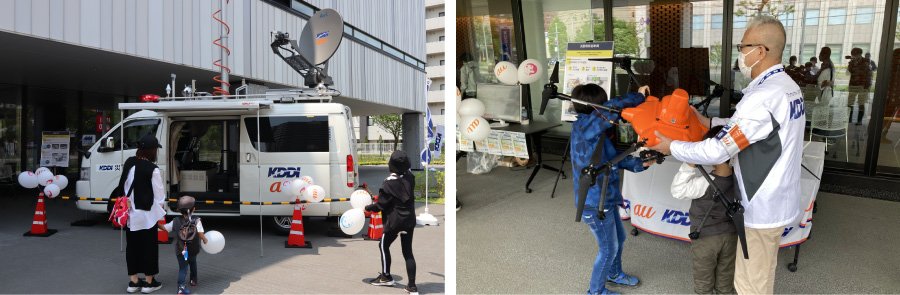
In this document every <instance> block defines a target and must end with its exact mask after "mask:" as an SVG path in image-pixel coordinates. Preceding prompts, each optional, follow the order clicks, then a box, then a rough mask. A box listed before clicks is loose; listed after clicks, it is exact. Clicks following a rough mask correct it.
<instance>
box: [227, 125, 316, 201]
mask: <svg viewBox="0 0 900 295" xmlns="http://www.w3.org/2000/svg"><path fill="white" fill-rule="evenodd" d="M259 122H260V124H259V126H257V118H256V116H255V115H253V116H243V117H241V125H242V130H241V154H242V157H243V159H242V162H241V163H242V164H243V165H244V169H240V170H241V201H257V200H259V199H261V200H262V201H263V202H283V201H293V200H294V199H293V197H290V196H288V195H287V194H285V193H283V192H282V191H284V190H285V189H287V188H286V187H284V186H283V185H282V183H284V182H285V181H288V180H293V179H298V178H300V177H301V176H311V177H312V178H313V180H314V182H315V184H317V185H321V186H322V187H323V188H325V189H326V192H327V194H328V195H329V196H331V193H332V192H331V191H329V188H330V186H331V185H330V184H331V175H330V170H329V164H330V158H329V156H330V155H329V151H330V150H331V149H332V148H333V145H334V139H333V138H334V136H333V135H332V134H333V130H332V128H331V127H330V125H329V116H328V115H262V116H261V117H260V118H259ZM257 128H258V129H257ZM257 130H258V132H257ZM257 136H259V146H257ZM257 153H258V155H259V156H258V159H257ZM248 159H249V160H248ZM256 163H259V168H258V169H257V168H256V167H249V166H251V165H256ZM302 207H303V215H304V216H328V213H329V211H330V210H329V208H330V204H328V203H317V204H308V205H304V206H302ZM261 211H262V214H263V215H272V216H290V215H291V214H292V211H293V206H290V205H283V206H282V205H269V206H263V208H262V209H261ZM259 212H260V209H259V208H255V206H241V214H242V215H257V214H259Z"/></svg>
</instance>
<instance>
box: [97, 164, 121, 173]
mask: <svg viewBox="0 0 900 295" xmlns="http://www.w3.org/2000/svg"><path fill="white" fill-rule="evenodd" d="M119 170H122V165H119V164H117V165H97V172H112V171H119Z"/></svg>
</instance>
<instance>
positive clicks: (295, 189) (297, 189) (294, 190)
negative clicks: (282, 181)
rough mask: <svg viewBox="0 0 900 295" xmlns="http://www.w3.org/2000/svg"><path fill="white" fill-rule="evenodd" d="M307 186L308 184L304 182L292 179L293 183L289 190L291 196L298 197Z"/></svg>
mask: <svg viewBox="0 0 900 295" xmlns="http://www.w3.org/2000/svg"><path fill="white" fill-rule="evenodd" d="M308 186H309V184H308V183H306V181H303V180H300V179H294V181H291V184H290V189H289V190H290V191H291V196H296V197H300V195H302V194H303V191H304V189H306V188H307V187H308Z"/></svg>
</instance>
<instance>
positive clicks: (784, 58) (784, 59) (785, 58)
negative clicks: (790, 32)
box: [781, 44, 791, 64]
mask: <svg viewBox="0 0 900 295" xmlns="http://www.w3.org/2000/svg"><path fill="white" fill-rule="evenodd" d="M790 58H791V44H787V45H785V46H784V52H783V53H781V63H783V64H788V62H789V61H790Z"/></svg>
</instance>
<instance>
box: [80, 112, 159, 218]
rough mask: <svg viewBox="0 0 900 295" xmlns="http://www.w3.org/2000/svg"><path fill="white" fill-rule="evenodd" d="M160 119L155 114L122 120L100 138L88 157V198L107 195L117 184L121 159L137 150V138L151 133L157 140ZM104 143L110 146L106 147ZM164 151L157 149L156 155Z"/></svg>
mask: <svg viewBox="0 0 900 295" xmlns="http://www.w3.org/2000/svg"><path fill="white" fill-rule="evenodd" d="M161 121H162V118H159V117H154V118H139V119H131V120H126V121H125V122H124V123H122V124H119V125H118V126H116V127H115V128H113V130H112V131H110V132H108V133H107V134H106V135H104V136H103V138H101V139H100V142H99V143H98V145H97V146H96V150H95V151H94V153H93V154H92V156H91V165H93V167H91V178H90V179H91V184H90V186H91V194H92V196H91V197H94V198H107V197H109V195H110V194H111V193H112V191H113V189H114V188H115V187H116V186H118V185H119V177H120V176H121V175H122V173H125V172H126V171H122V165H123V164H124V163H125V160H126V159H128V158H130V157H133V156H134V155H135V153H136V152H137V141H138V139H140V138H141V137H143V136H144V135H147V134H153V135H154V136H156V138H157V139H158V138H160V136H162V134H163V132H162V131H161V130H160V128H159V126H160V123H161ZM122 126H125V128H124V133H120V132H121V130H120V128H122ZM120 134H122V135H124V148H123V147H122V142H123V140H120V138H119V137H120ZM160 142H165V141H160ZM107 143H109V145H110V146H107ZM165 154H166V153H165V149H160V151H159V153H158V155H157V156H158V157H164V156H165ZM162 159H165V158H162ZM164 168H165V165H161V166H160V169H161V170H163V169H164ZM163 175H165V174H163ZM164 178H165V177H164ZM104 206H105V205H104ZM104 211H105V209H104Z"/></svg>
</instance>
